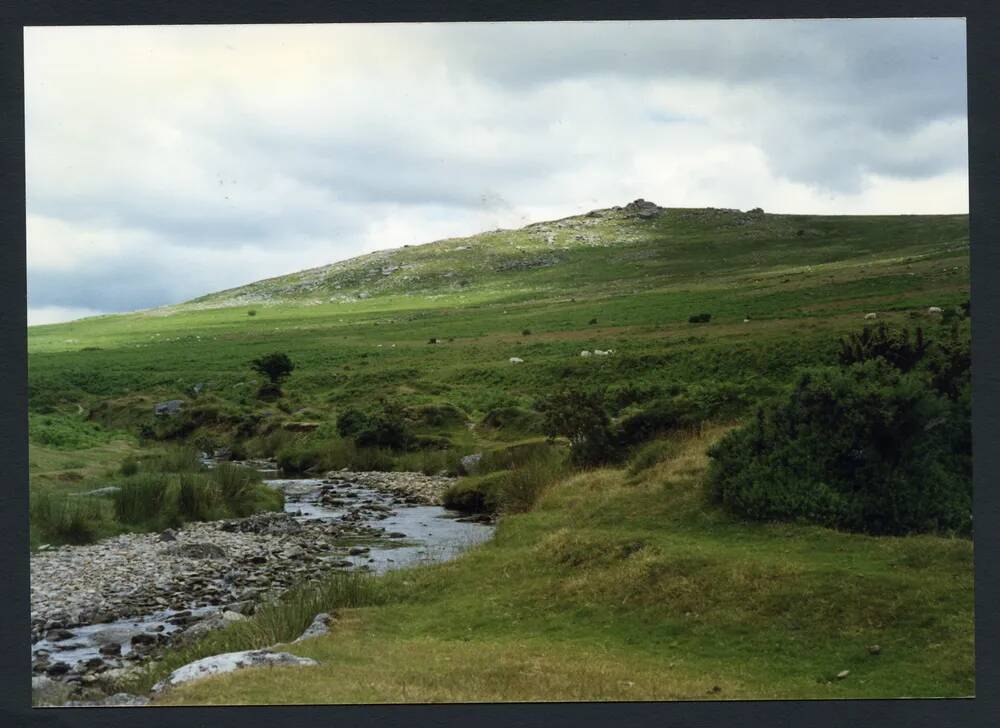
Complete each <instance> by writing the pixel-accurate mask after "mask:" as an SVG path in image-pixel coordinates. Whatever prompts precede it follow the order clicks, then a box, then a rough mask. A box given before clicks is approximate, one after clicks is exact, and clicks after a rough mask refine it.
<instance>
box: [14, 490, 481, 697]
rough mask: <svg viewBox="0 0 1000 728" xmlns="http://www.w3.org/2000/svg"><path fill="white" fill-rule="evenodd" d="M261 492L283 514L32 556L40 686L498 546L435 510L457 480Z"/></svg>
mask: <svg viewBox="0 0 1000 728" xmlns="http://www.w3.org/2000/svg"><path fill="white" fill-rule="evenodd" d="M266 482H267V483H268V484H269V485H270V486H271V487H274V488H278V489H280V490H282V491H283V493H284V494H285V512H284V513H267V514H258V515H256V516H251V517H249V518H244V519H233V520H226V521H215V522H207V523H191V524H187V525H185V526H184V527H183V528H179V529H177V530H168V531H164V532H162V533H151V534H127V535H123V536H118V537H115V538H111V539H106V540H104V541H101V542H99V543H96V544H92V545H87V546H64V547H61V548H57V549H50V550H45V551H41V552H39V553H37V554H33V555H32V557H31V629H32V671H33V674H34V675H36V676H38V679H36V681H35V684H36V685H41V684H42V683H49V681H52V680H55V681H58V682H59V683H61V684H62V685H63V686H69V687H70V688H72V689H73V691H74V692H77V693H78V692H79V691H80V690H81V689H85V688H86V687H87V686H89V685H92V684H95V683H98V684H99V683H102V682H106V681H107V678H109V677H113V676H117V675H120V674H122V672H123V671H124V670H126V669H129V667H130V666H133V665H136V664H140V663H142V662H144V661H146V660H148V659H150V658H151V657H155V656H156V654H158V653H159V652H161V651H162V650H163V649H164V648H165V647H166V646H168V645H170V644H177V643H183V642H185V641H189V640H192V639H194V638H196V637H197V636H199V635H200V634H204V633H205V632H207V631H209V630H211V629H215V628H219V627H223V626H225V625H226V624H228V623H230V622H232V621H234V620H240V619H244V618H246V616H247V615H251V614H252V613H253V611H254V609H255V608H256V606H257V605H258V604H260V603H261V602H262V601H264V600H266V599H270V598H274V597H277V596H279V595H280V594H281V593H282V592H283V591H285V590H286V589H288V588H289V587H291V586H292V585H294V584H297V583H301V582H304V581H308V580H315V579H319V578H321V577H322V576H323V575H324V574H326V573H329V572H330V571H333V570H366V571H373V572H376V573H378V572H382V571H386V570H388V569H393V568H401V567H404V566H407V565H411V564H414V563H421V562H427V561H438V560H443V559H447V558H450V557H452V556H454V555H455V554H457V553H458V552H459V551H461V550H462V549H464V548H466V547H468V546H469V545H472V544H474V543H478V542H481V541H483V540H485V539H487V538H488V537H489V536H490V534H491V532H492V529H491V528H490V527H489V526H488V524H486V523H484V522H483V519H469V518H459V517H458V514H455V513H450V512H448V511H445V510H444V509H443V508H441V507H440V506H439V505H437V504H438V503H440V495H441V493H442V492H443V490H444V489H445V488H446V487H447V486H448V485H449V484H450V483H451V482H453V481H452V480H451V479H449V478H441V477H434V476H423V475H420V474H415V473H350V472H334V473H329V474H328V475H327V477H325V478H321V479H277V478H275V479H271V480H267V481H266Z"/></svg>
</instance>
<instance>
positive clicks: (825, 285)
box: [28, 209, 968, 422]
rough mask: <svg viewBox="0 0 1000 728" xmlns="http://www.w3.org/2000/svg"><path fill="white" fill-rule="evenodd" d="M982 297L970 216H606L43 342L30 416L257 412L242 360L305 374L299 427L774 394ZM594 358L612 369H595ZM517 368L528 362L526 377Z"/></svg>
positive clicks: (322, 272)
mask: <svg viewBox="0 0 1000 728" xmlns="http://www.w3.org/2000/svg"><path fill="white" fill-rule="evenodd" d="M550 240H551V241H552V242H551V243H550V242H549V241H550ZM463 284H464V285H463ZM967 297H968V232H967V218H966V217H965V216H933V217H930V216H928V217H923V216H900V217H818V216H786V215H763V216H759V215H748V214H743V213H736V212H727V211H719V210H673V209H671V210H665V211H662V212H661V214H659V215H658V216H656V217H652V218H641V217H637V216H633V215H629V214H626V213H625V211H624V210H616V209H611V210H605V211H598V212H596V213H591V214H590V215H584V216H580V217H575V218H568V219H567V220H562V221H557V222H553V223H543V224H539V225H533V226H529V227H527V228H524V229H521V230H515V231H499V232H493V233H485V234H482V235H478V236H474V237H472V238H467V239H461V240H450V241H442V242H438V243H431V244H428V245H423V246H414V247H410V248H403V249H399V250H394V251H388V252H385V253H376V254H372V255H369V256H364V257H362V258H356V259H353V260H350V261H346V262H344V263H340V264H336V265H333V266H330V267H328V268H322V269H316V270H313V271H306V272H303V273H300V274H296V275H292V276H286V277H283V278H278V279H273V280H269V281H262V282H260V283H257V284H253V285H250V286H246V287H244V288H241V289H235V290H234V291H228V292H223V293H220V294H215V295H212V296H206V297H204V298H202V299H198V300H197V301H194V302H190V303H187V304H183V305H179V306H174V307H167V308H164V309H157V310H153V311H147V312H140V313H136V314H126V315H116V316H105V317H99V318H93V319H86V320H83V321H77V322H72V323H67V324H57V325H50V326H36V327H31V328H30V329H29V333H28V343H29V352H30V360H29V386H30V401H31V407H32V408H33V409H34V410H36V411H44V410H45V409H46V408H50V409H51V408H57V409H60V410H65V411H68V412H74V411H76V410H77V406H82V407H83V408H85V409H87V410H90V409H92V408H93V407H94V406H96V405H98V404H100V405H103V406H104V407H105V408H107V407H109V406H111V405H109V400H110V401H111V402H112V403H113V404H114V405H115V408H116V411H121V412H122V413H124V411H125V410H129V409H130V408H131V409H132V410H133V414H134V415H136V416H137V415H139V414H143V413H148V412H149V411H150V407H151V401H152V399H154V398H168V397H178V396H183V395H184V393H185V390H186V389H187V388H188V387H191V386H192V385H194V384H197V383H202V384H205V385H207V387H206V391H207V392H209V393H211V394H213V395H215V396H217V397H220V398H222V399H223V400H225V401H228V402H233V403H238V404H239V405H241V406H247V407H252V406H254V403H253V398H252V396H251V395H252V392H250V391H248V390H249V389H250V387H251V384H252V380H251V377H250V371H249V368H248V367H247V366H246V363H247V362H249V360H250V359H252V358H253V357H255V356H259V355H260V354H262V353H266V352H269V351H275V350H280V351H285V352H287V353H288V354H289V355H290V356H291V357H292V358H293V360H295V361H296V363H297V364H298V369H297V371H296V373H295V374H294V376H293V378H292V380H291V381H290V382H289V385H288V387H287V391H288V392H289V396H290V399H289V400H288V402H289V404H290V406H291V407H292V408H293V409H301V408H303V407H307V406H318V407H320V408H328V407H337V406H341V405H344V404H346V403H348V402H352V401H355V402H361V401H367V400H370V398H371V397H372V395H373V394H375V393H376V392H377V393H382V394H385V395H388V396H392V397H394V398H397V399H399V400H400V401H402V402H404V403H420V402H435V401H441V400H448V401H451V402H453V403H454V404H456V405H458V406H460V407H462V408H464V409H465V410H467V411H468V412H469V413H470V415H475V414H476V413H479V414H482V413H484V412H486V411H488V410H489V409H490V408H493V407H495V406H498V403H503V402H509V403H520V404H528V403H529V401H530V400H531V399H532V398H533V397H534V396H535V395H536V394H537V393H539V392H542V391H545V390H546V389H547V388H549V387H551V386H552V385H553V384H554V383H556V382H560V381H565V380H566V379H567V378H572V379H573V380H574V381H579V382H582V383H589V384H594V385H597V384H604V385H613V384H622V383H624V382H628V383H629V384H631V385H632V386H641V385H643V384H644V383H648V382H653V381H659V382H662V381H670V382H680V383H693V382H698V381H719V380H720V379H726V380H729V381H740V382H763V383H765V384H766V383H768V382H772V381H786V380H787V378H788V375H789V374H790V372H791V370H792V369H793V368H794V366H796V365H797V364H800V363H803V362H805V361H812V360H821V359H823V358H824V357H825V356H827V355H828V354H829V351H831V350H832V345H831V342H832V341H833V338H834V337H833V334H836V333H840V332H842V331H845V330H849V329H852V328H856V327H857V326H858V325H859V324H860V323H861V319H862V316H863V314H864V313H866V312H869V311H879V312H880V313H881V314H882V315H883V317H884V318H888V319H889V320H892V319H904V318H905V317H906V315H907V314H908V313H909V312H920V311H923V310H925V309H926V308H927V307H928V306H931V305H937V306H950V305H955V304H957V303H959V302H960V301H964V300H966V299H967ZM250 310H253V311H255V312H256V314H255V315H254V316H248V315H247V314H248V311H250ZM700 312H708V313H711V314H712V320H711V323H710V324H709V325H706V326H697V325H692V324H688V323H687V321H688V317H689V316H690V315H692V314H696V313H700ZM747 316H749V318H750V319H751V320H750V322H749V323H744V322H743V321H744V318H745V317H747ZM592 322H593V323H592ZM525 331H530V334H528V335H525V334H524V333H523V332H525ZM432 338H435V339H437V341H438V343H437V344H429V343H428V342H429V341H430V340H431V339H432ZM585 348H591V349H592V348H602V349H608V348H614V349H615V350H616V356H615V357H613V358H612V359H609V360H604V361H600V362H597V361H593V360H590V361H587V360H581V358H580V357H579V352H580V351H581V350H582V349H585ZM720 354H724V355H722V356H720ZM511 356H517V357H520V358H522V359H524V360H525V364H524V365H523V366H520V367H512V366H511V365H510V363H509V362H508V359H509V358H510V357H511ZM113 419H114V418H113ZM119 419H120V420H121V421H123V422H128V421H129V420H128V417H122V418H119Z"/></svg>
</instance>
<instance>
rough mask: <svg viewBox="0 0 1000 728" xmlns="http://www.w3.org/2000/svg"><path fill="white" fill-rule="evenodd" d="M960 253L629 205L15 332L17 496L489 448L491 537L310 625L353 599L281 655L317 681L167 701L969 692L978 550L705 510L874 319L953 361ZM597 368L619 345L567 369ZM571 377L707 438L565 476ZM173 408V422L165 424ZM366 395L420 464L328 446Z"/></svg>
mask: <svg viewBox="0 0 1000 728" xmlns="http://www.w3.org/2000/svg"><path fill="white" fill-rule="evenodd" d="M640 213H642V214H640ZM968 256H969V249H968V219H967V217H966V216H893V217H885V216H867V217H833V216H802V215H794V216H793V215H768V214H763V213H760V212H759V211H751V212H748V213H742V212H738V211H730V210H713V209H707V210H701V209H700V210H692V209H666V210H663V209H659V210H650V209H649V208H644V207H643V206H636V205H629V206H627V207H625V208H611V209H608V210H598V211H595V212H593V213H589V214H587V215H582V216H578V217H573V218H567V219H565V220H560V221H554V222H549V223H539V224H536V225H530V226H528V227H526V228H523V229H521V230H513V231H493V232H489V233H483V234H481V235H476V236H473V237H470V238H463V239H455V240H446V241H440V242H436V243H430V244H427V245H421V246H412V247H406V248H402V249H398V250H393V251H385V252H380V253H374V254H371V255H367V256H362V257H360V258H355V259H352V260H349V261H345V262H342V263H337V264H334V265H331V266H327V267H323V268H318V269H314V270H310V271H303V272H301V273H298V274H293V275H290V276H284V277H281V278H275V279H271V280H266V281H261V282H258V283H255V284H251V285H249V286H244V287H242V288H238V289H233V290H230V291H223V292H220V293H216V294H212V295H208V296H204V297H202V298H200V299H197V300H195V301H191V302H188V303H184V304H178V305H175V306H169V307H165V308H162V309H157V310H152V311H144V312H137V313H133V314H123V315H115V316H104V317H98V318H92V319H86V320H82V321H77V322H71V323H66V324H57V325H50V326H38V327H32V328H30V329H29V332H28V344H29V388H30V408H31V418H32V419H31V422H32V432H31V445H30V447H31V462H32V471H31V478H32V483H31V484H32V492H33V498H34V497H35V495H36V494H39V493H44V494H46V495H47V497H49V498H54V497H55V495H56V494H59V493H63V492H67V491H71V490H75V491H81V490H84V489H87V488H93V487H97V486H99V485H103V484H105V483H106V482H107V481H108V480H109V479H113V478H114V477H117V476H115V475H114V474H115V473H116V472H117V471H118V467H119V464H120V462H121V461H122V459H124V458H126V457H132V456H142V455H145V454H147V453H148V452H149V451H151V450H153V451H159V450H161V449H163V448H165V447H167V446H170V445H175V444H178V443H186V444H187V445H196V446H197V447H199V448H211V447H220V446H227V447H232V448H233V449H234V451H235V450H239V451H240V452H243V453H245V454H248V455H252V456H277V457H279V459H281V461H282V462H286V463H289V464H290V465H295V466H297V467H303V468H304V467H306V466H308V465H310V464H312V465H314V466H316V467H338V468H339V467H341V466H342V465H350V466H352V468H354V469H364V468H365V467H368V468H376V467H378V468H385V469H389V468H395V469H423V470H427V471H429V472H436V471H437V470H440V469H445V470H454V469H455V468H456V463H457V462H458V459H459V458H460V457H461V456H462V455H465V454H467V453H472V452H483V453H485V456H484V462H487V461H488V462H492V463H493V466H491V467H494V468H495V470H496V472H489V473H486V474H485V475H480V476H478V477H468V478H465V479H464V480H463V487H466V488H467V489H471V490H476V489H484V488H486V487H487V486H489V487H491V488H494V487H495V488H499V489H501V490H502V489H503V488H505V487H506V488H509V487H513V486H511V485H510V483H508V482H507V481H506V480H504V479H505V478H508V476H507V475H505V473H506V472H508V471H509V472H510V473H520V474H521V476H519V477H520V481H518V482H517V483H515V485H517V487H519V488H521V489H522V492H521V493H520V495H519V496H518V497H519V498H520V500H517V499H515V500H516V507H514V508H508V507H504V508H502V509H503V510H504V511H505V512H504V515H503V517H502V518H501V521H500V525H499V528H498V532H497V537H496V539H495V540H494V541H493V542H492V543H490V544H488V545H485V546H483V547H479V548H476V549H474V550H473V551H471V552H470V553H468V554H467V555H466V556H464V557H462V558H460V559H459V560H457V561H455V562H452V563H449V564H446V565H441V566H435V567H428V568H420V569H417V570H412V571H408V572H406V573H405V574H398V575H394V576H390V577H387V578H383V579H378V580H374V581H373V582H371V584H370V585H369V587H370V589H371V594H370V595H369V596H370V599H369V598H367V597H366V598H365V599H360V600H355V601H353V602H351V603H350V604H347V603H345V604H338V603H331V604H329V605H326V606H329V607H331V608H332V607H337V606H342V607H344V609H343V610H342V613H341V618H340V619H339V620H338V621H337V622H336V626H335V630H334V634H333V635H332V636H331V637H330V638H329V639H321V640H317V641H315V642H309V643H305V644H301V645H296V646H295V648H294V651H295V652H297V653H299V654H302V655H308V656H311V657H316V658H317V659H319V660H320V661H321V662H322V663H323V664H322V665H321V666H320V667H318V668H315V669H309V670H304V671H302V670H299V671H282V670H273V671H272V670H269V671H266V672H260V673H257V674H250V673H247V674H238V675H234V676H230V677H223V678H219V679H213V680H209V681H205V682H204V683H200V684H197V685H193V686H191V687H189V688H186V689H184V690H181V691H178V692H176V693H174V694H172V695H170V696H166V697H165V698H164V700H165V701H170V702H180V703H195V702H197V703H201V702H215V703H228V702H249V703H256V702H286V701H291V702H326V701H333V702H366V701H375V702H381V701H415V702H425V701H439V700H445V701H447V700H473V701H474V700H541V699H544V700H578V699H624V700H637V699H667V698H690V699H697V698H707V699H719V698H723V699H724V698H750V697H757V698H779V697H780V698H805V697H876V696H878V697H888V696H918V695H919V696H931V695H948V696H956V695H969V694H971V693H972V692H973V690H974V685H973V667H974V666H973V650H972V640H973V630H972V620H973V613H972V546H971V542H970V541H969V540H968V539H963V538H950V537H946V536H936V535H921V536H907V537H873V536H865V535H859V534H849V533H842V532H837V531H833V530H829V529H823V528H819V527H816V526H805V525H793V524H784V525H777V524H760V523H756V524H754V523H746V522H742V521H740V520H738V519H736V518H735V517H733V516H731V515H726V514H724V513H723V512H722V511H721V510H720V509H719V508H718V507H717V506H715V505H712V504H710V503H709V501H708V499H707V497H706V477H707V476H706V461H707V458H706V448H707V447H708V445H709V444H710V443H711V442H714V441H716V440H717V439H718V437H719V436H720V435H721V433H723V432H724V431H725V430H726V429H729V428H732V427H734V426H739V425H740V424H742V423H745V422H748V421H751V420H752V418H753V417H754V412H755V409H756V407H757V406H758V404H759V403H761V402H764V401H766V400H767V399H768V398H771V397H774V396H777V395H780V394H781V393H783V392H787V391H788V390H789V388H790V387H791V385H792V383H793V381H794V379H795V375H796V370H797V369H799V368H801V367H804V366H815V365H826V364H835V363H836V362H837V352H838V348H839V343H838V340H839V337H841V336H843V335H845V334H848V333H852V332H857V331H858V330H859V329H860V328H861V327H862V325H863V324H864V322H865V314H867V313H869V312H877V314H878V318H879V319H880V320H881V321H887V322H889V323H890V324H893V325H896V326H907V327H911V328H913V327H917V326H919V327H921V328H922V329H923V330H924V332H925V334H926V336H927V338H928V340H930V341H936V340H939V339H943V338H945V337H946V336H947V335H948V330H949V328H950V327H949V326H948V325H946V323H945V322H944V321H943V319H947V318H949V317H950V316H951V314H953V313H954V311H955V309H956V307H957V306H958V305H959V304H961V303H963V302H965V301H967V300H968V297H969V268H968V262H969V258H968ZM931 306H936V307H940V308H942V309H944V310H945V313H946V314H948V316H944V317H942V316H941V315H933V314H931V313H929V312H928V308H929V307H931ZM702 313H704V314H711V318H710V320H709V321H708V322H707V323H691V322H689V318H690V317H692V316H694V315H696V314H702ZM251 314H252V315H251ZM963 325H967V324H963ZM965 331H966V332H967V329H965ZM594 349H601V350H608V349H613V350H614V351H613V354H611V355H610V356H590V357H582V356H581V355H580V353H581V351H583V350H588V351H590V350H594ZM270 352H285V353H287V354H288V355H289V356H290V357H291V359H292V360H293V361H294V362H295V364H296V368H295V371H294V372H293V373H292V375H291V376H290V377H289V378H288V380H287V381H286V382H284V383H283V384H282V388H283V390H284V396H282V397H280V398H278V399H274V400H262V399H261V398H260V397H259V396H258V386H259V384H260V383H261V379H260V377H259V376H258V375H256V374H254V373H253V372H252V370H251V368H250V361H251V360H252V359H254V358H255V357H259V356H261V355H263V354H267V353H270ZM511 357H517V358H519V359H521V360H523V361H522V362H521V363H512V362H511V361H510V359H511ZM564 385H573V386H575V387H578V388H581V389H589V390H597V391H599V392H601V397H602V401H603V402H604V404H605V406H606V408H607V414H608V415H609V416H610V417H611V418H612V420H614V421H615V422H618V421H620V420H622V419H623V418H626V417H628V416H629V415H631V414H634V413H636V412H640V411H642V409H643V408H644V407H646V406H648V405H649V404H650V403H655V402H657V401H662V400H664V399H669V398H678V397H680V398H686V400H687V401H689V402H693V403H695V404H696V405H697V407H698V408H699V411H700V412H701V413H702V415H701V417H700V420H699V422H698V425H697V426H695V427H693V428H687V429H685V430H684V431H677V432H674V433H673V434H672V435H670V436H669V437H668V438H666V439H661V440H657V441H654V442H653V443H652V444H649V443H647V445H645V446H642V447H638V448H636V449H634V450H632V451H630V452H628V453H626V455H627V457H628V458H630V461H629V462H626V463H625V464H624V467H622V468H602V469H579V468H578V469H575V470H574V469H572V468H567V467H565V463H561V461H559V457H561V456H560V455H559V452H561V449H560V447H559V446H556V447H554V448H548V447H547V446H544V444H543V441H544V433H543V432H542V431H541V430H540V426H539V420H540V415H539V414H538V413H537V412H535V411H534V409H535V408H536V405H537V402H538V399H539V398H540V397H543V396H545V395H548V394H551V393H552V392H553V391H555V390H557V389H559V388H560V387H562V386H564ZM175 398H176V399H181V400H183V403H184V404H183V410H182V413H181V415H179V416H177V417H175V418H156V417H154V415H153V405H154V404H155V403H156V402H158V401H160V400H166V399H175ZM383 401H384V402H386V403H389V404H391V405H399V406H401V407H402V408H403V410H402V412H403V413H404V415H405V417H406V418H407V422H408V423H409V426H411V427H412V428H413V430H414V432H415V433H416V436H417V442H418V445H417V446H416V447H414V448H411V449H409V450H407V451H405V452H393V451H389V450H385V449H378V448H361V447H358V446H357V445H356V443H354V442H352V441H351V440H350V439H349V438H347V437H344V436H342V434H341V433H340V432H339V431H338V428H337V418H338V417H339V416H340V415H342V414H344V413H345V412H347V411H348V410H349V408H351V407H360V408H361V409H364V410H366V411H367V410H372V409H373V408H377V407H378V406H381V405H379V402H383ZM536 450H537V451H538V452H541V453H542V455H541V456H539V457H540V459H539V460H538V461H537V462H536V461H531V460H530V457H534V456H533V455H532V453H533V452H535V451H536ZM525 453H527V455H525ZM553 453H555V454H553ZM536 454H537V453H536ZM546 458H548V459H546ZM525 463H527V465H525ZM560 463H561V464H560ZM529 466H530V467H529ZM532 468H534V469H532ZM525 473H526V474H525ZM511 478H513V476H511ZM511 478H508V480H510V481H511V482H513V480H511ZM515 495H518V494H517V493H515ZM536 498H537V500H536ZM508 501H509V498H508ZM515 511H516V512H515ZM115 527H116V528H123V527H126V526H125V525H122V524H118V525H117V526H115ZM128 527H131V526H128ZM33 528H34V526H33ZM108 528H111V525H108ZM43 537H44V538H46V539H49V540H52V539H55V540H58V538H59V535H58V533H57V532H56V531H54V530H51V529H50V530H48V531H46V530H44V529H43V530H41V531H38V533H36V532H35V531H33V539H34V541H35V543H36V544H37V542H38V541H39V539H40V538H43ZM360 604H368V605H369V606H358V605H360ZM300 606H301V605H300ZM280 609H281V608H279V613H277V614H275V613H272V614H271V615H270V617H269V619H272V621H271V622H268V624H267V625H264V626H262V627H260V628H259V629H258V628H256V627H255V628H252V629H250V628H245V629H243V631H237V632H230V633H227V634H223V635H218V636H215V637H212V638H211V639H209V640H208V641H206V642H205V643H203V644H202V645H200V646H196V647H195V648H194V652H187V653H184V654H175V655H172V656H170V657H168V659H167V661H166V662H165V663H164V664H163V665H161V666H160V668H158V669H159V670H160V671H161V676H162V671H163V670H166V669H168V668H169V667H170V666H171V665H174V666H176V665H179V664H181V663H182V662H183V660H185V659H189V658H191V657H192V656H194V655H198V656H200V655H203V654H210V653H212V652H213V651H214V652H219V651H224V650H225V649H241V648H248V647H254V646H263V645H264V644H270V643H271V642H273V641H274V640H275V639H282V640H290V639H292V638H294V637H295V636H296V635H297V634H298V632H300V631H301V628H302V627H304V626H305V625H302V624H299V621H301V619H302V618H304V617H303V614H304V611H303V609H301V608H298V609H297V610H296V608H295V605H291V606H289V607H288V609H289V610H290V611H288V612H287V613H280ZM282 614H284V615H285V616H282ZM288 614H295V615H297V616H295V618H294V619H292V618H290V617H288ZM307 621H308V620H307ZM275 625H278V627H276V626H275ZM296 630H298V631H296ZM265 637H266V640H270V642H268V641H266V640H265ZM261 640H265V641H263V642H262V641H261ZM876 645H877V646H878V649H875V646H876ZM845 670H847V671H849V672H848V675H847V676H845V677H842V678H838V677H837V675H838V674H840V673H842V672H843V671H845ZM147 677H148V681H152V680H154V679H155V678H156V677H157V676H156V675H155V674H154V675H149V676H147ZM149 684H151V682H149Z"/></svg>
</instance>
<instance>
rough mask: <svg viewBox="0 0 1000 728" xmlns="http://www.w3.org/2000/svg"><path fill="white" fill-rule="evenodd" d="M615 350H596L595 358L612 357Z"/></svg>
mask: <svg viewBox="0 0 1000 728" xmlns="http://www.w3.org/2000/svg"><path fill="white" fill-rule="evenodd" d="M613 351H614V350H613V349H608V350H607V351H601V350H600V349H594V356H611V354H612V353H613Z"/></svg>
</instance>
